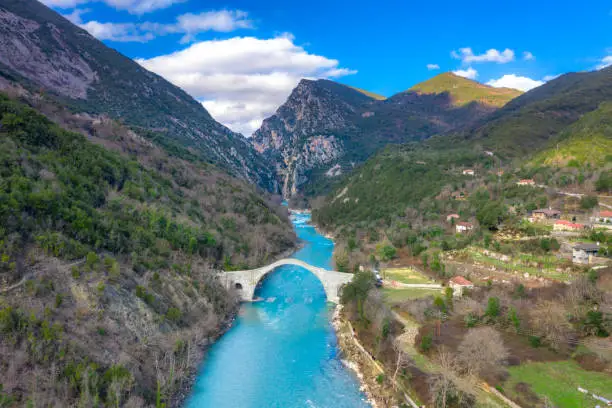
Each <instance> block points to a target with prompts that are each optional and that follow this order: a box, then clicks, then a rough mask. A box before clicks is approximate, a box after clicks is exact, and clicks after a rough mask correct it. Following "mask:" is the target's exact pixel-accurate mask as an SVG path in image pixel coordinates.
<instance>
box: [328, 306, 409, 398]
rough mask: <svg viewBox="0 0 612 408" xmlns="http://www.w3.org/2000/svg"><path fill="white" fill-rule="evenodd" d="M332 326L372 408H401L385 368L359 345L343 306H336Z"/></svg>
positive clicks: (345, 362) (343, 358)
mask: <svg viewBox="0 0 612 408" xmlns="http://www.w3.org/2000/svg"><path fill="white" fill-rule="evenodd" d="M332 324H333V326H334V328H335V330H336V335H337V337H338V346H339V347H340V350H341V351H342V361H343V362H344V364H345V365H346V366H347V367H349V368H350V369H352V370H353V371H354V372H355V373H356V374H357V377H358V378H359V381H360V382H361V391H362V392H363V393H364V394H366V396H367V397H368V401H369V402H370V404H371V405H372V407H374V408H390V407H398V406H400V401H398V399H397V393H396V392H395V390H394V389H393V387H392V385H391V384H390V382H389V381H388V380H387V379H386V375H385V371H384V368H383V367H382V365H381V364H380V363H378V362H376V361H375V360H374V359H373V357H372V356H371V355H370V354H369V353H368V351H367V350H366V349H365V348H364V347H363V346H362V345H361V344H360V343H359V340H358V339H357V338H356V337H355V334H354V333H353V328H352V326H351V324H350V322H349V321H348V320H347V319H346V318H345V317H344V316H343V313H342V306H341V305H338V306H336V309H335V311H334V315H333V318H332Z"/></svg>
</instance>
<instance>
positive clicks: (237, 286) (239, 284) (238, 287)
mask: <svg viewBox="0 0 612 408" xmlns="http://www.w3.org/2000/svg"><path fill="white" fill-rule="evenodd" d="M234 288H236V289H237V290H242V283H240V282H236V283H235V284H234Z"/></svg>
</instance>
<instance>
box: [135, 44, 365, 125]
mask: <svg viewBox="0 0 612 408" xmlns="http://www.w3.org/2000/svg"><path fill="white" fill-rule="evenodd" d="M137 61H138V62H139V63H140V64H141V65H142V66H144V67H145V68H147V69H149V70H151V71H153V72H155V73H157V74H159V75H161V76H163V77H164V78H166V79H168V80H169V81H171V82H173V83H174V84H176V85H177V86H180V87H181V88H183V89H185V90H186V91H187V92H188V93H190V94H191V95H192V96H193V97H195V98H196V99H198V100H200V101H202V103H203V105H204V106H205V107H206V108H207V109H208V110H209V111H210V113H211V114H212V115H213V116H214V117H215V118H216V119H217V120H219V121H220V122H222V123H224V124H225V125H227V126H229V127H230V128H231V129H232V130H235V131H237V132H241V133H244V134H245V135H247V136H248V135H250V134H251V133H253V131H255V130H256V129H257V128H258V127H259V126H260V125H261V122H262V121H263V119H264V118H266V117H268V116H270V115H272V114H273V113H274V111H275V110H276V108H277V107H278V106H279V105H281V104H282V103H283V102H284V101H285V100H286V99H287V97H288V96H289V94H290V93H291V91H292V90H293V88H294V87H295V86H296V85H297V83H298V82H299V81H300V79H302V78H335V77H340V76H345V75H350V74H353V73H355V71H352V70H349V69H346V68H342V67H340V66H339V62H338V61H337V60H335V59H329V58H327V57H324V56H320V55H315V54H310V53H308V52H307V51H306V50H305V49H304V48H302V47H300V46H298V45H295V44H294V40H293V38H292V37H291V36H289V35H282V36H279V37H275V38H271V39H259V38H254V37H234V38H230V39H227V40H211V41H202V42H198V43H195V44H192V45H191V46H190V47H188V48H186V49H184V50H182V51H178V52H175V53H172V54H168V55H162V56H159V57H156V58H152V59H148V60H143V59H139V60H137Z"/></svg>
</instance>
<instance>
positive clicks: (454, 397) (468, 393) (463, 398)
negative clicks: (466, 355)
mask: <svg viewBox="0 0 612 408" xmlns="http://www.w3.org/2000/svg"><path fill="white" fill-rule="evenodd" d="M437 363H438V366H439V367H440V371H439V373H438V374H437V375H435V376H433V377H432V381H431V396H432V400H433V402H434V406H435V407H436V408H446V407H449V406H458V407H462V408H463V407H465V408H467V407H472V406H474V402H475V398H474V389H475V384H474V383H473V382H472V379H471V378H464V377H462V376H460V375H459V372H460V370H461V366H460V364H459V362H458V360H457V358H456V357H455V356H454V355H453V354H452V353H450V352H449V351H448V350H446V349H445V348H442V349H441V350H440V351H439V352H438V356H437Z"/></svg>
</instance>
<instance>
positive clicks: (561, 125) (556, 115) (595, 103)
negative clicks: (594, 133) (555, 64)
mask: <svg viewBox="0 0 612 408" xmlns="http://www.w3.org/2000/svg"><path fill="white" fill-rule="evenodd" d="M610 100H612V69H611V68H606V69H602V70H599V71H592V72H580V73H569V74H565V75H562V76H560V77H558V78H556V79H554V80H552V81H550V82H547V83H546V84H544V85H542V86H539V87H537V88H535V89H533V90H531V91H529V92H527V93H525V94H523V95H521V96H519V97H518V98H516V99H513V100H512V101H510V102H509V103H508V104H506V105H505V106H504V107H503V108H501V109H499V110H498V111H496V112H495V113H493V114H492V115H491V116H490V117H488V118H486V119H487V120H486V121H484V122H479V123H477V124H476V125H474V126H472V127H470V128H467V129H465V131H463V132H459V133H458V136H459V138H460V139H465V140H470V141H471V142H472V143H480V144H482V145H483V146H485V147H487V148H488V149H490V150H495V149H496V150H498V152H499V153H500V154H507V155H508V156H509V157H520V156H523V155H525V154H530V153H533V152H534V150H535V149H540V148H542V147H543V146H544V145H546V143H547V142H548V141H549V140H551V138H554V137H557V136H558V135H559V134H560V133H561V132H562V131H563V130H564V129H565V128H566V127H568V126H569V125H571V124H572V123H574V122H576V121H577V120H578V119H580V118H581V117H582V116H583V115H584V114H586V113H588V112H592V111H594V110H596V109H597V108H599V106H600V104H601V103H603V102H606V101H610Z"/></svg>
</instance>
